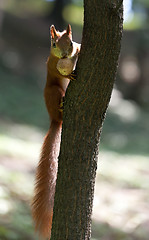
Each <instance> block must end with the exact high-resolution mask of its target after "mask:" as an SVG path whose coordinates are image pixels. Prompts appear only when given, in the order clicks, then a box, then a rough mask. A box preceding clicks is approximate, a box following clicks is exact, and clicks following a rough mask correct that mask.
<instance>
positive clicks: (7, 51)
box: [0, 0, 149, 240]
mask: <svg viewBox="0 0 149 240" xmlns="http://www.w3.org/2000/svg"><path fill="white" fill-rule="evenodd" d="M124 7H125V12H124V20H125V21H124V34H123V41H122V51H121V56H120V64H119V69H118V75H117V81H116V83H115V88H114V91H113V94H112V99H111V103H110V106H109V109H108V113H107V118H106V121H105V124H104V128H103V133H102V138H101V145H100V155H99V163H98V171H97V179H96V188H95V198H94V209H93V222H92V240H99V239H100V240H147V239H148V236H149V207H148V204H149V157H148V153H149V0H134V1H131V0H124ZM68 23H70V24H71V25H72V29H73V39H74V41H77V42H81V34H82V25H83V2H82V1H79V0H74V1H73V0H72V1H70V0H61V1H59V0H57V1H44V0H36V1H33V0H0V240H26V239H28V240H30V239H32V240H33V239H38V237H37V235H35V233H34V230H33V224H32V219H31V213H30V202H31V197H32V194H33V182H34V173H35V167H36V165H37V162H38V158H39V157H38V156H39V152H40V148H41V144H42V142H43V137H44V134H45V133H46V131H47V129H48V127H49V118H48V114H47V112H46V109H45V105H44V100H43V88H44V85H45V81H46V60H47V57H48V54H49V51H50V37H49V26H50V25H51V24H55V26H56V28H57V29H59V30H63V29H64V28H65V27H66V26H67V24H68Z"/></svg>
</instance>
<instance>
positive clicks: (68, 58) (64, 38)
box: [32, 25, 80, 239]
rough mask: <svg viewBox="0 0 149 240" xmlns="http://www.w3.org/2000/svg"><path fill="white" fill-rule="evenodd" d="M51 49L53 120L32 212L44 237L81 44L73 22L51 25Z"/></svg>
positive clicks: (46, 94)
mask: <svg viewBox="0 0 149 240" xmlns="http://www.w3.org/2000/svg"><path fill="white" fill-rule="evenodd" d="M50 32H51V51H50V56H49V57H48V61H47V82H46V86H45V89H44V98H45V103H46V107H47V110H48V113H49V117H50V120H51V124H50V128H49V131H48V133H47V135H46V136H45V139H44V143H43V146H42V150H41V156H40V161H39V164H38V167H37V171H36V179H35V191H34V197H33V202H32V216H33V219H34V223H35V229H36V230H37V231H38V232H39V234H40V235H41V236H42V237H44V238H49V239H50V235H51V227H52V216H53V206H54V195H55V185H56V178H57V167H58V155H59V150H60V141H61V129H62V115H63V109H62V108H63V98H64V96H65V92H66V89H67V87H68V84H69V81H70V80H72V79H73V74H72V71H73V70H74V68H75V65H76V62H77V59H78V53H79V51H80V44H78V43H75V42H73V41H72V32H71V26H70V25H68V27H67V29H66V30H64V31H63V32H59V31H56V29H55V27H54V25H52V26H51V27H50Z"/></svg>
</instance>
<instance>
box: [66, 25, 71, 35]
mask: <svg viewBox="0 0 149 240" xmlns="http://www.w3.org/2000/svg"><path fill="white" fill-rule="evenodd" d="M66 33H67V35H68V36H72V32H71V25H70V24H68V26H67V30H66Z"/></svg>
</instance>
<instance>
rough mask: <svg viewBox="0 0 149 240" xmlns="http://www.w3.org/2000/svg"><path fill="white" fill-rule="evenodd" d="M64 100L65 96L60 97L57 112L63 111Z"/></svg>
mask: <svg viewBox="0 0 149 240" xmlns="http://www.w3.org/2000/svg"><path fill="white" fill-rule="evenodd" d="M64 102H65V98H64V97H62V99H61V102H60V105H59V112H61V113H63V110H64Z"/></svg>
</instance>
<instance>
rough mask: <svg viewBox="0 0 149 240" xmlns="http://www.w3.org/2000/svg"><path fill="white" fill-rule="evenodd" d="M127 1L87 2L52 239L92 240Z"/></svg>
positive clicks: (68, 98) (69, 95)
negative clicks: (98, 176) (103, 140)
mask: <svg viewBox="0 0 149 240" xmlns="http://www.w3.org/2000/svg"><path fill="white" fill-rule="evenodd" d="M122 15H123V14H122V1H116V0H113V1H111V0H100V1H99V0H94V1H93V0H85V1H84V29H83V38H82V48H81V54H80V58H79V61H78V64H77V80H76V81H73V82H71V84H70V86H69V87H68V90H67V93H66V101H65V106H64V121H63V131H62V143H61V150H60V156H59V169H58V177H57V186H56V194H55V206H54V216H53V227H52V228H53V229H52V236H51V240H66V239H67V240H89V239H90V235H91V214H92V203H93V196H94V184H95V176H96V168H97V156H98V148H99V139H100V133H101V129H102V124H103V121H104V117H105V113H106V110H107V106H108V104H109V101H110V97H111V92H112V88H113V84H114V80H115V75H116V70H117V64H118V56H119V52H120V42H121V37H122V22H123V17H122Z"/></svg>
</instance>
